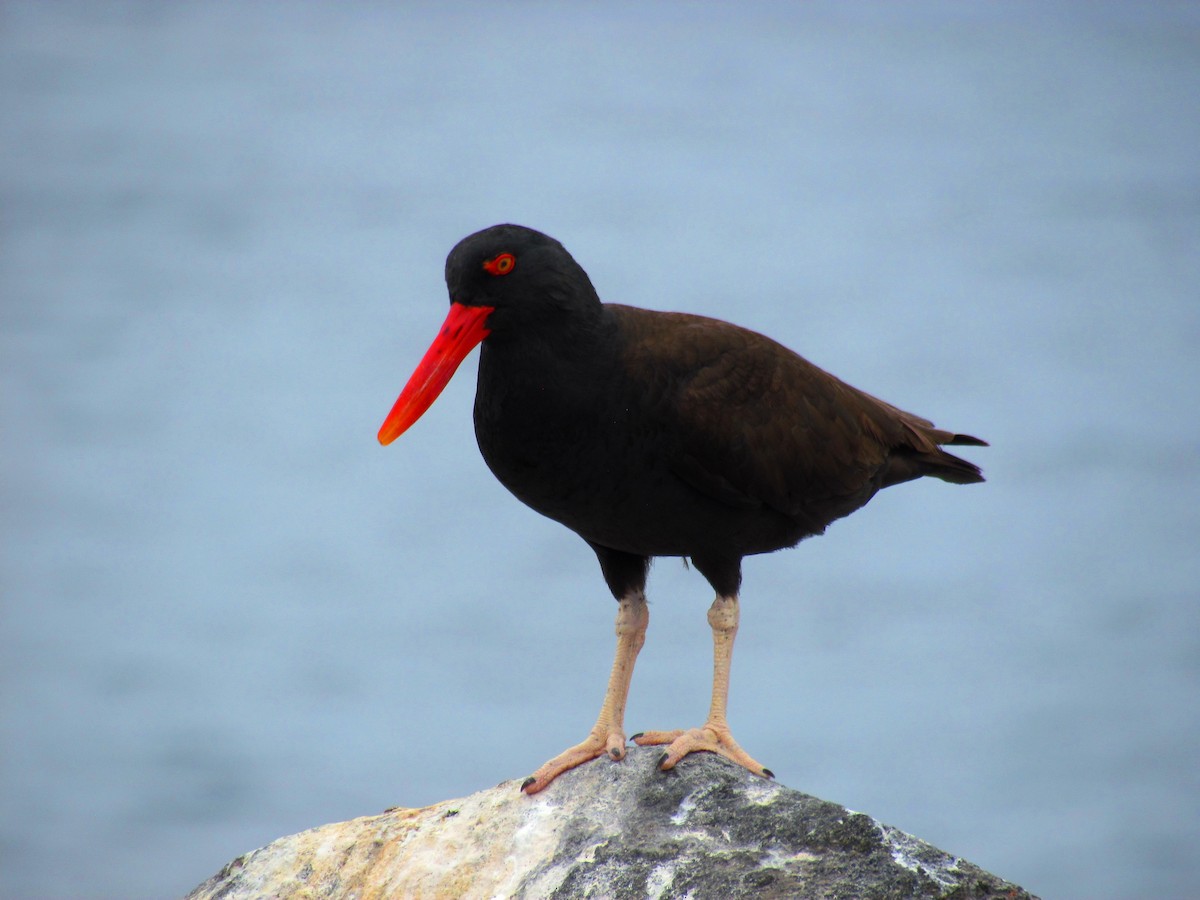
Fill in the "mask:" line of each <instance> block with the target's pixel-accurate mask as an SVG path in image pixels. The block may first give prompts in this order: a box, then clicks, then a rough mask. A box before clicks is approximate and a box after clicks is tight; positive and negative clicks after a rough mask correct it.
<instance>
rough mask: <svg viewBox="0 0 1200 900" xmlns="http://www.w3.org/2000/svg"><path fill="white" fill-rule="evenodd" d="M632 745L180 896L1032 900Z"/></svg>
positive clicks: (297, 848)
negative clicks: (530, 785) (545, 783)
mask: <svg viewBox="0 0 1200 900" xmlns="http://www.w3.org/2000/svg"><path fill="white" fill-rule="evenodd" d="M661 752H662V751H661V750H660V749H655V748H644V749H643V748H639V747H631V748H630V749H629V755H628V756H627V757H626V759H625V760H624V762H620V763H614V762H612V761H610V760H608V759H605V758H601V759H599V760H596V761H595V762H592V763H589V764H587V765H584V766H580V767H579V768H578V769H575V770H574V771H571V772H568V773H566V774H565V775H562V776H561V777H559V778H558V779H557V780H556V781H555V782H554V783H553V784H551V785H550V787H549V788H547V789H546V790H545V791H543V792H542V793H540V794H538V795H536V796H534V797H526V796H525V795H524V794H522V793H521V792H520V790H519V784H520V782H519V781H508V782H504V783H503V784H500V785H498V786H497V787H494V788H492V789H491V790H486V791H480V792H479V793H477V794H472V795H471V796H470V797H466V798H464V799H462V800H449V801H446V802H444V803H438V804H436V805H435V806H427V807H425V808H424V809H391V810H388V811H387V812H385V813H383V814H382V815H378V816H367V817H365V818H361V819H354V820H352V821H350V822H340V823H337V824H334V825H325V826H322V827H320V828H314V829H312V830H310V831H305V832H302V833H300V834H295V835H292V836H290V837H285V838H280V839H279V840H277V841H274V842H273V843H271V844H268V845H267V846H266V847H263V848H262V849H260V850H255V851H254V852H252V853H248V854H246V855H245V856H241V857H238V858H237V859H235V860H234V861H233V862H231V863H229V864H228V865H227V866H225V868H223V869H222V870H221V871H220V872H218V873H217V874H216V875H214V876H213V877H212V878H210V879H209V880H208V881H206V882H204V884H202V885H200V886H199V887H197V888H196V889H195V890H194V891H192V893H190V894H188V896H187V900H249V898H256V900H257V898H263V897H272V898H280V900H301V898H304V900H308V898H315V897H323V898H345V900H349V898H355V900H368V898H447V900H450V898H453V900H458V898H497V897H500V898H503V897H522V898H531V900H532V898H537V900H542V898H547V900H550V898H557V900H567V898H576V897H579V898H582V897H588V898H643V897H645V898H661V900H666V898H684V897H686V898H690V900H710V898H711V900H734V898H742V897H745V898H749V897H753V898H756V900H762V898H783V897H804V898H834V897H837V898H878V900H883V898H897V900H899V898H910V897H912V898H916V897H941V898H947V900H949V898H954V900H968V898H997V900H1000V898H1003V900H1036V898H1031V895H1030V894H1029V893H1028V892H1027V891H1025V890H1023V889H1021V888H1019V887H1017V886H1016V885H1013V884H1010V883H1009V882H1007V881H1004V880H1003V879H1001V878H997V877H996V876H995V875H990V874H989V873H987V872H985V871H983V870H982V869H980V868H979V867H978V866H975V865H972V864H971V863H969V862H966V861H964V860H962V859H959V858H957V857H954V856H951V855H950V854H948V853H944V852H943V851H941V850H938V849H937V848H936V847H933V846H930V845H929V844H926V843H925V842H923V841H920V840H918V839H917V838H914V837H912V836H911V835H907V834H905V833H904V832H902V831H897V830H896V829H895V828H890V827H888V826H886V825H881V824H880V823H879V822H876V821H875V820H874V819H872V818H871V817H870V816H866V815H863V814H862V813H855V812H850V811H849V810H847V809H844V808H843V807H841V806H838V805H837V804H835V803H828V802H826V801H824V800H818V799H817V798H815V797H810V796H808V795H807V794H802V793H800V792H799V791H795V790H792V789H790V788H786V787H783V786H782V785H779V784H777V783H775V782H772V781H766V780H763V779H761V778H757V777H755V776H753V775H751V774H750V773H748V772H746V771H745V770H744V769H741V768H740V767H737V766H734V765H732V764H731V763H728V762H726V761H725V760H723V759H721V758H720V757H717V756H713V755H712V754H708V753H699V754H695V755H693V756H689V757H688V758H687V759H685V760H684V761H683V762H681V763H680V764H679V765H678V766H676V768H675V769H674V770H673V771H671V772H659V771H658V770H657V768H656V767H655V764H656V762H657V760H658V757H659V756H660V755H661Z"/></svg>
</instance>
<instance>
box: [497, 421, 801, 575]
mask: <svg viewBox="0 0 1200 900" xmlns="http://www.w3.org/2000/svg"><path fill="white" fill-rule="evenodd" d="M476 436H477V438H478V441H479V449H480V451H481V453H482V454H483V458H484V461H485V462H486V463H487V465H488V467H489V468H490V469H491V470H492V473H493V474H494V475H495V476H496V478H497V480H499V481H500V483H501V484H503V485H504V486H505V487H506V488H508V490H509V491H510V492H512V494H513V495H514V496H516V497H517V498H518V499H519V500H521V502H523V503H525V504H526V505H527V506H529V507H531V508H532V509H534V510H536V511H537V512H539V513H541V514H542V515H544V516H547V517H548V518H551V519H553V520H555V521H556V522H560V523H561V524H563V525H565V526H566V527H567V528H570V529H571V530H572V531H574V532H576V533H577V534H578V535H580V536H581V537H583V538H584V539H585V540H588V541H591V542H592V543H595V544H600V545H603V546H605V547H611V548H613V549H615V550H623V551H626V552H629V553H634V554H637V555H640V556H693V555H697V554H702V553H705V552H714V551H716V550H720V551H721V552H722V553H730V552H736V553H738V554H739V555H746V554H752V553H765V552H770V551H772V550H778V549H780V548H782V547H789V546H792V545H794V544H795V543H796V542H797V541H799V540H800V539H801V538H803V537H805V536H806V535H808V534H811V533H813V532H812V531H811V530H806V529H804V528H803V527H801V526H799V525H798V524H797V523H796V522H795V521H793V520H792V519H790V518H788V517H785V516H783V515H782V514H780V513H777V512H775V511H773V510H769V509H765V508H759V509H733V508H730V507H729V506H726V505H725V504H722V503H720V502H718V501H716V500H714V499H713V498H711V497H709V496H706V495H704V494H702V493H700V492H698V491H697V490H695V488H693V487H692V486H691V485H689V484H687V483H686V482H685V481H684V480H683V479H681V478H680V477H679V476H678V475H677V474H676V473H675V472H673V471H672V470H671V467H670V466H669V464H668V462H667V460H666V459H665V458H663V457H662V456H659V455H657V454H655V453H654V452H653V450H652V449H651V448H648V447H646V446H638V445H637V444H636V442H635V443H634V445H633V446H627V445H626V444H625V443H624V442H622V443H621V445H620V446H617V445H616V444H615V443H614V440H613V437H612V435H611V434H605V433H598V432H596V431H594V430H593V429H591V428H588V427H585V426H575V427H573V426H572V425H571V424H570V423H564V420H563V419H562V418H561V417H560V418H558V419H557V421H556V424H555V427H554V428H553V429H552V430H546V429H543V428H541V427H538V426H536V425H535V424H532V423H531V424H530V425H529V427H526V428H517V427H515V426H514V423H513V422H511V421H506V422H505V427H504V428H503V429H498V430H492V429H489V428H488V427H487V425H486V423H481V422H478V421H477V422H476Z"/></svg>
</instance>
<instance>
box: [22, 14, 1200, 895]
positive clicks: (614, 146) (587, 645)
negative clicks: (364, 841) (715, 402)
mask: <svg viewBox="0 0 1200 900" xmlns="http://www.w3.org/2000/svg"><path fill="white" fill-rule="evenodd" d="M643 7H644V4H630V5H628V6H621V5H615V4H595V5H587V6H584V5H582V4H580V5H570V6H568V5H566V4H561V5H559V4H508V5H500V4H449V5H448V4H434V3H430V4H427V5H417V4H395V5H390V4H388V5H385V4H356V3H348V4H332V3H330V4H325V5H321V4H315V3H313V4H284V3H279V4H269V3H255V4H234V3H228V4H216V3H208V4H206V3H192V4H160V3H147V4H137V3H132V4H128V3H127V4H95V3H55V4H50V3H6V4H5V5H4V7H3V9H2V10H0V102H2V108H0V114H2V124H0V178H2V182H0V184H2V197H0V203H2V207H0V223H2V225H3V233H2V236H0V264H2V267H0V291H2V295H3V296H2V316H3V335H2V342H3V343H2V353H0V373H2V383H0V387H2V403H3V407H2V411H3V438H2V440H3V469H2V472H3V496H2V498H0V499H2V501H3V509H2V513H0V515H2V520H3V542H4V548H3V552H4V565H3V572H2V578H3V600H2V604H3V605H2V608H0V609H2V613H0V614H2V620H0V626H2V631H0V666H2V668H0V671H2V673H3V704H4V705H3V717H2V728H3V732H2V736H3V748H2V753H3V759H2V766H3V769H2V772H3V775H2V780H0V803H2V806H0V829H2V830H0V841H2V843H0V852H2V854H3V855H2V857H0V896H3V898H4V900H59V898H62V900H67V898H71V900H78V898H89V900H92V898H95V900H109V898H111V900H117V898H121V900H140V898H164V897H172V896H179V895H182V894H183V893H185V892H186V891H187V890H188V889H189V888H190V887H191V886H193V885H194V884H195V883H196V882H198V881H200V880H201V879H203V878H205V877H206V876H208V875H209V874H211V873H212V872H213V871H215V870H216V869H217V868H218V867H219V866H220V865H221V864H222V863H224V862H225V861H226V860H228V859H229V858H231V857H233V856H235V855H237V854H239V853H241V852H244V851H246V850H249V849H251V848H253V847H256V846H259V845H261V844H263V843H265V842H267V841H269V840H271V839H272V838H274V837H277V836H279V835H283V834H286V833H289V832H294V831H297V830H300V829H303V828H306V827H309V826H313V825H317V824H320V823H324V822H329V821H334V820H338V819H344V818H349V817H352V816H356V815H363V814H368V813H373V812H377V811H380V810H382V809H383V808H384V807H387V806H394V805H408V806H419V805H423V804H427V803H431V802H434V801H437V800H441V799H446V798H451V797H455V796H462V795H465V794H467V793H470V792H472V791H475V790H478V789H480V788H484V787H489V786H491V785H493V784H495V783H497V782H499V781H501V780H502V779H507V778H520V777H523V776H525V775H526V774H528V773H529V772H530V771H532V770H533V769H534V768H535V767H536V766H537V765H538V764H540V763H541V762H542V761H543V760H544V759H546V758H547V757H549V756H550V755H552V754H554V753H556V752H558V751H559V750H560V749H562V748H563V747H564V746H566V745H567V744H568V743H572V742H574V741H576V740H578V739H579V738H580V737H582V735H583V733H584V732H585V730H586V729H587V728H588V727H589V726H590V724H591V722H592V721H593V717H594V715H595V712H596V708H597V706H598V704H599V700H600V694H601V691H602V688H603V683H604V679H605V677H606V676H607V672H608V665H609V661H610V654H611V652H612V630H611V629H612V618H613V614H614V612H615V605H614V604H613V602H612V600H611V598H610V597H609V596H608V594H607V591H606V590H605V588H604V585H603V582H602V581H601V579H600V576H599V572H598V570H597V567H596V565H595V560H594V558H593V557H592V555H591V552H590V551H589V550H588V549H587V547H586V546H585V545H584V544H583V543H582V542H581V541H580V540H579V539H578V538H576V537H575V536H574V535H572V534H571V533H570V532H568V531H567V530H565V529H563V528H561V527H560V526H558V525H555V524H554V523H551V522H548V521H546V520H543V519H541V518H539V517H538V516H537V515H535V514H534V513H532V512H530V511H528V510H527V509H525V508H524V507H523V506H521V505H520V504H519V503H518V502H517V501H515V500H514V499H512V498H511V497H510V496H509V495H508V494H507V493H505V491H504V490H503V489H502V488H501V487H500V486H499V485H498V484H497V483H496V482H494V481H493V479H492V477H491V476H490V474H489V473H488V472H487V470H486V468H485V467H484V465H483V463H482V461H481V460H480V458H479V455H478V452H477V450H476V448H475V446H474V437H473V434H472V430H471V422H470V405H471V397H472V394H473V378H474V372H473V369H474V365H473V362H472V363H468V364H467V365H466V366H464V368H463V370H462V371H461V372H460V373H459V375H458V377H457V378H456V379H455V381H454V382H453V383H452V385H451V386H450V388H449V389H448V390H447V392H446V393H445V394H444V395H443V397H442V398H441V400H440V401H439V402H438V403H437V404H436V405H435V406H434V407H433V409H431V410H430V412H429V413H428V414H427V415H426V417H425V418H424V420H422V421H421V422H420V423H419V424H418V425H417V427H415V428H414V429H413V430H412V431H411V432H409V433H408V434H406V435H405V436H404V437H403V438H402V439H401V440H400V441H399V442H397V443H396V444H394V445H392V446H391V447H388V448H386V449H382V448H380V447H379V446H378V445H377V444H376V442H375V430H376V428H377V427H378V425H379V423H380V421H381V420H382V418H383V416H384V414H385V413H386V412H387V410H388V408H389V407H390V405H391V403H392V401H393V400H394V399H395V396H396V394H397V392H398V391H399V389H400V387H401V386H402V385H403V383H404V381H405V379H406V378H407V376H408V374H409V372H410V371H411V369H412V367H413V365H414V364H415V363H416V361H417V360H418V359H419V357H420V355H421V353H422V352H423V351H424V349H425V347H426V345H427V344H428V342H429V340H430V339H431V338H432V337H433V335H434V333H435V331H436V329H437V326H438V325H439V324H440V322H441V320H442V317H443V315H444V311H445V304H446V297H445V289H444V286H443V284H442V280H441V276H442V262H443V259H444V256H445V253H446V252H447V251H448V250H449V248H450V247H451V246H452V245H453V244H454V242H455V241H457V240H458V239H459V238H460V237H462V236H463V235H464V234H466V233H468V232H470V231H473V230H475V229H477V228H480V227H482V226H485V225H489V224H492V223H494V222H498V221H506V220H508V221H517V222H521V223H524V224H528V225H531V226H534V227H537V228H540V229H542V230H545V231H548V232H549V233H551V234H553V235H555V236H557V237H559V238H560V239H561V240H562V241H563V242H564V243H565V244H566V245H567V247H568V248H569V249H570V250H571V251H572V252H573V253H574V254H575V256H576V257H577V258H578V259H579V261H580V262H581V263H582V264H583V265H584V266H585V267H586V268H587V269H588V271H589V272H590V273H591V276H592V278H593V281H594V282H595V283H596V285H597V287H598V289H599V290H600V292H601V295H602V296H603V297H605V298H606V299H609V300H613V301H621V302H627V303H633V304H636V305H641V306H648V307H655V308H671V309H687V310H691V311H697V312H702V313H707V314H711V315H716V316H719V317H722V318H727V319H731V320H734V321H737V322H739V323H742V324H745V325H748V326H751V327H754V328H756V329H758V330H761V331H764V332H767V333H769V334H771V335H773V336H774V337H776V338H778V339H780V340H782V341H783V342H785V343H787V344H788V345H790V346H792V347H794V348H796V349H797V350H799V351H800V352H802V353H804V354H806V355H807V356H809V357H810V358H811V359H813V360H814V361H815V362H817V363H818V364H821V365H823V366H825V367H826V368H829V369H831V370H833V371H835V372H836V373H838V374H839V375H841V376H842V377H844V378H845V379H847V380H848V381H850V382H851V383H854V384H856V385H859V386H860V387H862V388H864V389H866V390H869V391H871V392H873V393H877V394H880V395H882V396H884V397H886V398H887V399H889V400H891V401H892V402H894V403H896V404H898V405H900V406H903V407H906V408H909V409H912V410H914V411H916V412H919V413H922V414H925V415H928V416H930V417H932V418H934V419H935V420H936V421H937V422H938V423H939V424H943V425H945V426H948V427H952V428H955V429H958V430H963V431H968V432H971V433H974V434H979V435H981V436H983V437H986V438H987V439H989V440H990V441H991V442H992V444H993V446H992V447H991V448H990V449H980V450H975V449H971V450H970V451H969V453H968V454H967V455H969V456H970V457H971V458H972V459H974V460H976V461H978V462H980V463H981V464H982V465H983V466H984V468H985V470H986V472H987V474H988V477H989V482H988V483H987V484H986V485H983V486H979V487H973V488H955V487H951V486H948V485H944V484H941V483H922V484H917V485H907V486H904V487H901V488H897V489H895V490H892V491H889V492H887V493H885V494H884V495H882V496H880V497H878V498H877V499H876V500H875V501H874V502H873V503H872V504H871V505H870V506H869V507H868V508H867V509H865V510H863V511H862V512H860V513H859V514H857V515H855V516H854V517H853V518H851V519H849V520H846V521H844V522H841V523H839V524H837V525H835V526H834V527H833V528H832V529H831V530H830V533H829V534H828V535H827V536H825V537H823V538H820V539H817V540H813V541H810V542H808V543H806V544H803V545H801V547H799V548H798V549H796V550H793V551H789V552H784V553H778V554H774V555H772V556H769V557H759V558H755V559H752V560H749V561H748V562H747V565H746V580H745V585H744V591H743V617H742V631H741V635H740V636H739V644H738V652H737V654H736V658H735V665H734V681H733V697H732V708H731V718H732V722H733V726H734V730H735V733H736V734H737V736H738V738H739V740H740V741H741V742H742V743H743V745H744V746H746V748H747V749H748V750H750V751H751V752H752V753H754V754H755V755H756V756H757V757H758V758H759V759H761V760H762V761H763V762H765V763H766V764H767V765H769V766H770V767H771V768H772V769H774V771H775V772H776V773H777V774H778V776H779V779H780V780H781V781H782V782H784V783H785V784H788V785H791V786H793V787H796V788H800V789H802V790H805V791H808V792H811V793H814V794H817V795H819V796H822V797H825V798H828V799H831V800H835V801H838V802H840V803H844V804H846V805H848V806H850V807H852V808H855V809H859V810H863V811H866V812H869V813H871V814H872V815H874V816H876V817H878V818H880V819H882V820H883V821H886V822H888V823H890V824H893V825H896V826H898V827H900V828H903V829H905V830H907V831H910V832H913V833H915V834H917V835H919V836H921V837H922V838H925V839H927V840H930V841H933V842H935V843H936V844H938V845H940V846H942V847H944V848H946V849H947V850H950V851H951V852H954V853H957V854H961V855H963V856H965V857H967V858H969V859H971V860H973V861H975V862H978V863H979V864H981V865H983V866H985V867H987V868H990V869H992V870H994V871H996V872H998V873H1000V874H1002V875H1004V876H1006V877H1008V878H1011V879H1014V880H1016V881H1018V882H1021V883H1023V884H1025V885H1026V886H1027V887H1029V888H1030V889H1031V890H1033V891H1035V892H1037V893H1041V894H1043V895H1045V896H1046V897H1047V898H1051V897H1053V898H1088V900H1108V898H1135V897H1137V898H1143V897H1156V898H1184V897H1185V896H1194V893H1193V892H1194V890H1195V886H1196V884H1197V882H1198V881H1200V856H1198V855H1197V854H1196V851H1195V838H1196V834H1197V826H1198V824H1200V822H1198V818H1200V815H1198V810H1200V784H1198V780H1200V766H1198V765H1197V760H1198V759H1200V756H1198V753H1197V747H1198V744H1200V715H1198V704H1200V700H1198V697H1200V684H1198V681H1200V679H1198V668H1200V602H1198V593H1200V561H1198V560H1200V553H1198V552H1197V546H1198V544H1200V540H1198V538H1200V512H1198V506H1197V503H1198V501H1200V414H1198V410H1200V106H1198V103H1197V99H1196V98H1197V97H1200V7H1198V6H1197V5H1196V4H1170V3H1153V4H1150V3H1147V4H1133V3H1100V2H1096V3H1078V4H1067V5H1059V4H1052V3H1028V4H1019V3H1006V4H993V3H958V2H954V3H949V2H948V3H919V4H918V3H906V4H892V3H879V4H845V3H833V2H829V3H819V2H818V3H806V4H803V5H799V4H780V5H760V4H752V5H746V4H741V5H735V4H729V5H728V7H708V6H703V5H695V4H687V5H675V4H655V5H653V6H652V8H650V9H648V10H647V9H645V8H643ZM735 7H736V9H735ZM650 588H651V599H652V601H654V605H653V607H652V616H653V618H652V621H651V630H650V635H649V641H648V643H647V646H646V650H645V651H644V653H643V654H642V658H641V661H640V663H639V669H638V672H637V674H636V676H635V678H634V684H633V694H632V699H631V703H630V707H629V714H628V725H629V727H630V730H631V731H633V730H641V729H644V728H657V727H677V726H682V725H693V724H697V723H698V722H699V721H700V719H701V718H702V716H703V714H704V712H705V710H706V708H707V701H708V697H707V690H708V678H709V663H710V646H709V634H708V628H707V624H706V622H705V610H706V608H707V605H708V603H709V600H710V599H711V598H710V596H709V589H708V586H707V584H705V583H704V581H703V579H702V578H700V577H699V576H698V575H697V574H696V573H695V572H688V571H685V570H684V568H683V566H681V565H680V564H679V563H678V562H677V561H660V562H659V563H658V565H657V567H656V569H655V571H654V573H653V576H652V579H651V585H650ZM601 764H603V763H601Z"/></svg>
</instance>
